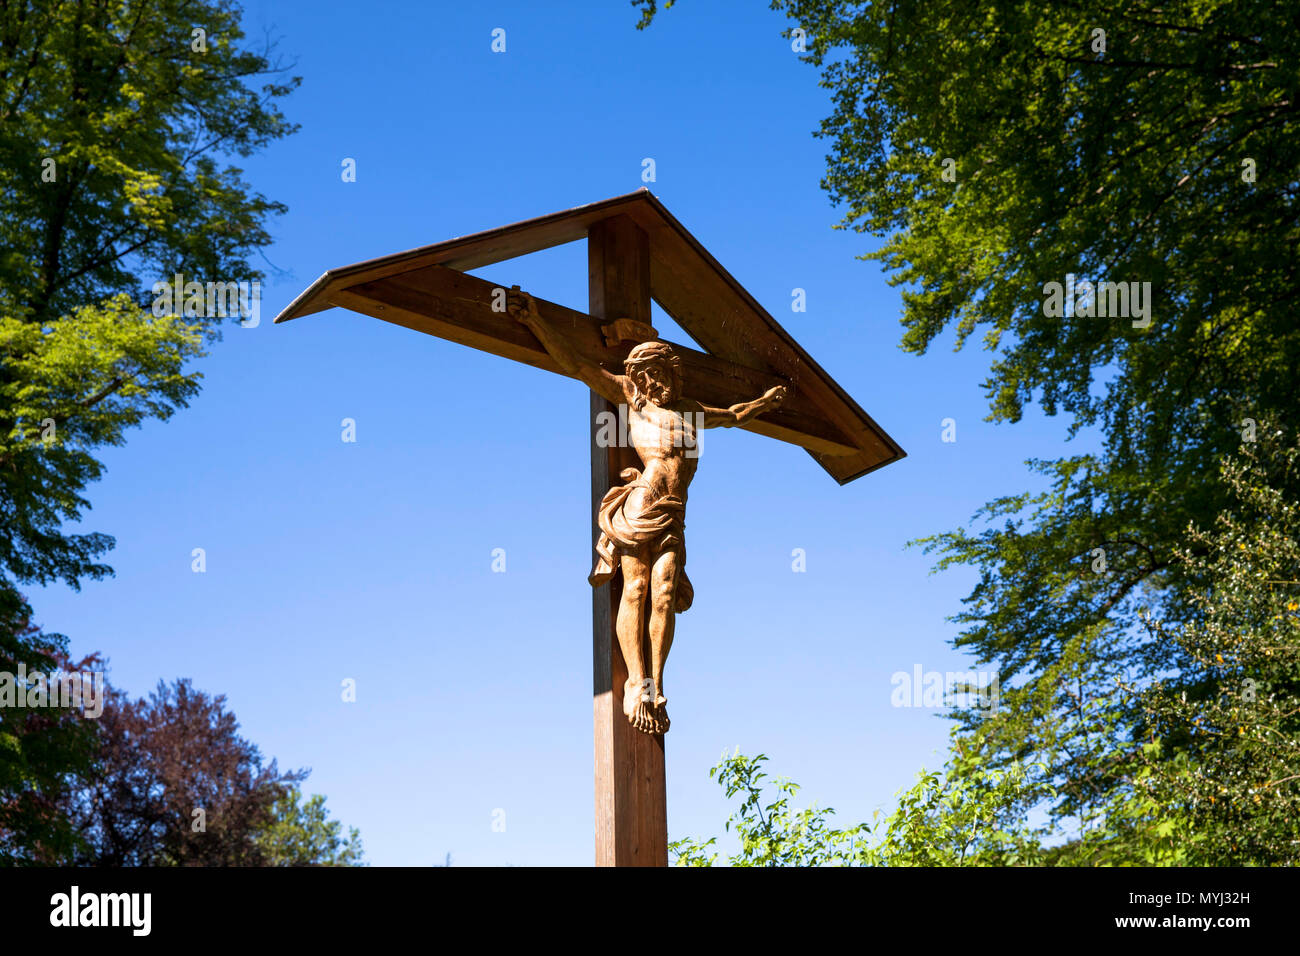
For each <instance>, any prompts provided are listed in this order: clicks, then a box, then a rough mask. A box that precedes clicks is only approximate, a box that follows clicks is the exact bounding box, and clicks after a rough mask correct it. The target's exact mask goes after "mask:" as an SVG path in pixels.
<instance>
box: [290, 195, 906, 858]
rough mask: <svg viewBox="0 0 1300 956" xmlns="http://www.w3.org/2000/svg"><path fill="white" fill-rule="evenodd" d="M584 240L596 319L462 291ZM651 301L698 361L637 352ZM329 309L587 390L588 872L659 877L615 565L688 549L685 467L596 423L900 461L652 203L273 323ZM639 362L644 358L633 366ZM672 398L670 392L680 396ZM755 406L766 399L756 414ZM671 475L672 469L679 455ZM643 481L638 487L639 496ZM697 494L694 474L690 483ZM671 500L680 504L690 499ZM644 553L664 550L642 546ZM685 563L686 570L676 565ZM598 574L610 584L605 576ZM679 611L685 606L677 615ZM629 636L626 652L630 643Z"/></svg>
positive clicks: (646, 331) (463, 253)
mask: <svg viewBox="0 0 1300 956" xmlns="http://www.w3.org/2000/svg"><path fill="white" fill-rule="evenodd" d="M584 238H585V239H586V240H587V256H588V281H589V309H590V314H585V313H582V312H576V311H574V310H573V309H567V308H565V307H564V306H561V305H557V304H555V303H553V302H546V301H544V300H541V299H532V298H531V297H528V296H521V295H519V294H518V293H517V290H506V289H503V288H501V287H500V286H497V285H495V284H494V283H491V282H487V281H485V280H483V279H478V278H475V277H473V276H470V275H466V274H465V272H466V270H469V269H477V268H480V267H482V266H486V265H490V264H492V263H495V262H500V261H502V260H505V259H511V258H514V257H516V256H521V255H526V254H528V253H531V252H537V251H539V250H541V249H547V248H550V247H551V246H556V245H560V244H562V243H566V242H573V241H576V240H579V239H584ZM652 300H653V301H655V302H658V303H659V305H660V307H662V308H663V310H664V311H665V312H666V313H667V314H668V315H670V316H671V317H672V318H673V319H674V321H676V322H677V324H678V325H679V326H681V328H682V329H684V330H685V331H686V333H687V334H688V335H690V336H691V338H693V339H694V340H695V341H696V343H697V344H698V345H700V346H701V349H702V350H696V349H692V348H688V347H686V346H684V345H681V344H677V343H672V344H671V345H670V346H669V347H667V348H665V347H664V345H662V344H660V343H658V342H656V343H655V344H654V345H653V346H650V347H648V348H647V347H646V346H645V344H644V343H645V342H646V340H647V339H650V340H654V339H655V338H656V336H655V334H654V329H653V327H652V326H651V315H650V305H651V301H652ZM331 306H341V307H343V308H346V309H351V310H352V311H355V312H360V313H363V314H365V315H369V316H373V317H374V318H377V319H383V320H384V321H386V322H393V323H396V324H397V325H403V326H406V327H407V328H411V329H415V330H417V331H419V332H424V333H426V334H429V335H436V336H438V337H439V338H444V339H450V340H452V341H453V342H459V343H460V344H462V345H468V346H471V347H473V348H478V349H482V350H484V351H487V352H492V353H494V354H496V355H502V356H504V357H506V358H510V359H514V360H516V361H519V362H524V363H526V364H528V365H533V366H536V367H537V368H542V369H545V370H547V371H550V372H556V373H559V374H563V375H569V376H571V377H574V378H578V379H580V380H582V381H585V382H587V383H588V384H589V385H590V386H591V387H592V393H591V420H592V445H591V491H592V514H593V520H592V525H593V533H592V538H593V544H594V545H598V546H599V548H600V549H601V550H600V552H599V554H600V557H601V558H602V559H603V560H604V562H605V563H604V564H598V568H597V572H593V578H592V581H593V584H596V585H598V586H596V587H594V589H593V592H592V594H593V603H592V625H593V676H594V684H593V704H594V711H595V758H596V864H597V865H598V866H666V865H667V863H668V815H667V806H666V799H665V782H664V749H663V748H664V738H663V734H662V733H656V732H655V731H656V730H659V729H661V728H663V727H665V726H666V723H667V721H666V709H664V710H663V711H662V714H660V711H659V710H658V709H656V707H657V705H656V703H655V701H656V694H657V690H656V687H655V681H654V680H653V679H651V678H650V677H649V676H648V669H647V664H646V662H645V661H644V660H642V661H637V660H633V662H632V665H633V666H632V670H633V671H634V672H639V673H638V674H637V675H636V676H634V678H633V679H632V680H631V681H629V676H628V671H629V667H628V665H627V662H626V661H625V659H624V654H623V653H622V652H621V651H620V649H619V640H618V631H617V630H616V618H617V617H618V611H619V607H620V603H621V602H622V600H623V593H622V591H623V580H622V577H623V575H620V574H618V570H619V560H620V556H626V555H629V554H631V553H632V552H633V551H634V550H635V548H637V547H644V548H645V549H646V550H645V551H644V552H643V553H642V556H643V557H646V558H647V564H646V567H647V568H648V567H649V562H650V561H653V560H654V559H655V558H657V557H659V556H661V554H663V553H667V552H672V551H674V549H681V548H683V547H684V546H683V545H682V543H681V541H680V538H681V537H682V535H681V524H680V519H681V515H680V514H679V513H678V512H680V509H678V510H677V512H674V510H673V509H674V507H675V502H676V495H675V494H673V492H674V491H676V490H677V489H676V488H674V487H673V481H674V480H677V481H678V482H679V483H681V480H680V479H675V477H674V476H675V472H673V471H672V469H673V468H674V467H677V466H678V465H680V464H681V463H680V462H677V461H676V460H667V461H666V462H655V463H654V464H655V465H661V466H662V467H661V468H660V469H659V471H658V472H654V473H653V474H652V470H653V466H652V463H651V462H649V461H643V459H645V458H651V457H653V456H654V454H655V451H654V449H653V448H649V449H648V446H647V444H646V442H645V441H644V440H643V441H642V443H641V445H639V446H638V447H641V449H642V452H641V454H640V455H638V452H637V451H636V450H634V449H633V448H632V447H630V445H629V443H628V442H610V441H608V440H605V439H606V437H607V436H608V428H607V427H606V426H605V425H604V423H607V422H608V421H609V420H610V417H611V416H613V418H614V419H615V420H617V419H618V416H619V409H617V408H616V407H615V402H616V401H617V400H618V399H620V398H621V397H623V396H626V397H627V399H628V403H627V404H628V405H629V406H631V409H630V411H629V409H628V408H624V409H623V410H622V411H623V417H624V420H626V418H627V416H629V415H630V416H631V417H632V418H633V419H634V421H633V430H634V431H635V430H636V429H638V428H640V429H643V430H644V429H645V428H649V429H650V430H651V436H652V438H653V435H655V434H659V432H658V431H656V429H661V428H669V429H670V430H671V429H676V430H680V423H681V422H682V421H686V420H689V415H687V414H686V413H688V412H691V413H693V414H695V415H698V416H699V419H698V420H699V421H700V422H701V423H703V424H724V425H736V426H737V427H741V428H746V429H748V430H749V431H753V432H757V433H758V434H760V435H766V436H768V437H770V438H777V439H780V440H781V441H785V442H790V443H792V444H795V445H800V446H802V447H803V448H805V449H807V450H808V452H809V454H811V455H812V457H813V458H814V459H815V460H816V461H817V463H818V464H820V465H821V466H822V468H824V469H825V470H826V471H827V472H828V473H829V474H830V475H831V476H832V477H833V478H835V479H836V480H837V481H838V482H840V484H844V483H846V482H849V481H852V480H853V479H855V478H859V477H861V476H862V475H865V474H866V473H867V472H869V471H872V470H874V469H876V468H879V467H881V466H882V465H886V464H889V463H890V462H893V461H897V460H898V459H900V458H902V457H903V455H904V452H903V450H902V449H901V448H899V446H898V445H897V444H896V443H895V442H894V441H893V439H891V438H890V437H889V436H888V435H886V434H885V432H884V431H883V430H882V429H881V428H880V427H879V426H878V425H876V423H875V422H874V421H872V420H871V418H870V416H868V415H867V414H866V412H864V411H863V410H862V409H861V408H859V407H858V405H857V404H856V403H855V402H854V401H853V399H851V398H850V397H849V396H848V395H847V394H846V393H845V392H844V390H843V389H842V388H840V386H839V385H838V384H836V383H835V381H834V380H832V379H831V377H830V376H829V375H827V374H826V373H825V372H824V371H823V370H822V369H821V367H820V366H819V365H817V363H816V362H814V361H813V360H812V358H810V357H809V356H808V355H807V353H805V352H804V351H803V349H801V348H800V347H799V345H798V343H796V342H795V341H794V339H792V338H791V337H790V336H789V334H788V333H787V332H786V331H785V330H784V329H782V328H781V326H780V325H778V324H777V322H776V320H775V319H773V318H772V317H771V316H770V315H769V314H768V313H767V312H766V311H765V310H764V309H763V307H762V306H760V305H759V304H758V302H757V301H755V300H754V297H753V296H751V295H750V294H749V293H748V292H747V291H745V289H744V288H743V287H742V286H741V285H740V283H738V282H737V281H736V280H735V279H734V278H732V276H731V275H730V274H729V273H728V272H727V271H726V270H725V269H723V268H722V266H721V265H719V264H718V262H717V260H715V259H714V258H713V256H712V255H710V254H709V252H708V250H706V249H705V248H704V247H703V246H702V245H701V244H700V243H699V241H698V240H696V239H695V237H694V236H692V235H691V234H690V233H689V232H687V231H686V229H685V228H684V227H683V226H682V225H681V223H679V222H678V221H677V220H676V219H675V218H673V216H672V214H671V213H669V212H668V210H667V209H665V208H664V206H663V205H662V204H661V203H660V202H659V200H658V199H656V198H655V197H654V196H653V195H651V194H650V193H649V192H648V191H647V190H644V189H642V190H638V191H637V192H635V193H630V194H628V195H626V196H617V197H615V198H613V199H607V200H604V201H602V202H598V203H592V204H590V205H586V206H579V207H577V208H576V209H570V210H567V211H565V212H560V213H555V214H552V215H550V216H543V217H541V218H538V219H530V220H527V221H525V222H521V223H516V224H515V225H511V226H504V227H501V228H498V229H492V230H489V231H487V232H481V233H476V234H474V235H471V236H464V237H461V238H459V239H452V240H450V241H448V242H441V243H437V244H435V245H431V246H424V247H422V248H419V249H413V250H410V251H408V252H401V253H397V254H395V255H390V256H385V257H383V258H380V259H372V260H370V261H368V262H362V263H358V264H356V265H351V266H345V267H343V268H341V269H331V270H330V271H329V272H326V273H325V274H324V275H322V276H321V277H320V278H319V279H317V280H316V281H315V282H314V283H312V285H311V287H310V288H308V289H307V290H306V291H305V292H303V293H302V294H301V295H300V296H298V298H296V299H295V300H294V301H293V302H292V303H290V305H289V306H288V308H286V309H285V310H284V312H282V313H281V314H280V315H279V316H278V317H277V318H276V320H275V321H276V322H277V323H279V322H286V321H288V320H290V319H295V318H298V317H300V316H304V315H310V314H311V313H314V312H319V311H321V310H323V309H327V308H330V307H331ZM634 346H636V347H638V348H639V349H640V351H638V352H633V347H634ZM630 352H632V353H633V354H632V355H631V358H632V362H631V363H630V364H629V363H628V361H627V360H628V359H629V353H630ZM667 359H671V363H672V365H673V366H674V367H675V368H676V369H677V370H678V371H679V372H680V381H677V380H676V379H673V378H671V377H670V376H668V374H667V373H668V370H669V369H668V365H667V364H666V360H667ZM647 369H648V371H647ZM656 369H657V370H658V371H656ZM676 374H677V372H673V375H676ZM674 382H676V383H677V384H678V385H680V389H678V390H677V391H674V389H673V388H672V387H671V386H672V385H673V383H674ZM638 383H639V385H638ZM641 389H645V390H646V393H645V394H643V393H642V391H641ZM647 395H648V396H649V397H647ZM760 396H766V398H765V399H764V400H761V401H758V402H756V401H755V399H758V398H759V397H760ZM643 437H644V436H643ZM633 443H635V442H633ZM650 444H653V441H651V442H650ZM647 449H648V450H647ZM665 457H666V458H667V459H672V455H671V454H667V455H666V456H665ZM642 467H645V469H646V471H645V475H646V476H648V478H646V479H644V480H642V476H641V474H640V471H639V469H641V468H642ZM628 469H637V470H638V471H637V476H638V481H639V486H638V487H637V488H636V489H633V488H632V487H631V485H632V482H631V481H628V479H627V478H622V479H621V478H620V476H622V475H625V474H630V473H629V472H627V470H628ZM691 469H692V470H693V466H691ZM665 473H667V474H668V477H667V478H665V477H663V475H664V474H665ZM689 480H690V478H689V474H687V475H686V476H685V479H684V481H685V482H689ZM624 481H628V483H627V484H624V483H623V482H624ZM611 489H613V492H611ZM680 490H681V497H682V498H683V499H684V497H685V484H684V483H681V489H680ZM629 492H630V494H629ZM615 499H617V500H615ZM623 499H630V500H633V502H634V503H632V504H628V503H627V502H626V501H624V500H623ZM602 503H604V507H603V508H602ZM602 523H603V525H604V527H605V530H606V532H607V533H606V534H604V535H602V534H601V525H602ZM614 525H617V527H614ZM598 538H599V541H598V540H597V539H598ZM651 539H656V540H657V541H658V543H657V544H656V543H648V544H645V545H641V544H640V543H639V542H641V541H643V540H644V541H647V542H650V541H651ZM680 556H681V558H682V562H681V563H683V564H684V551H681V555H680ZM673 564H674V562H673V561H672V560H669V561H667V562H664V566H668V567H669V571H668V572H666V573H667V575H668V577H667V578H666V579H665V586H666V587H667V589H668V593H669V594H671V593H673V592H676V591H679V589H680V587H681V586H682V585H681V584H680V581H681V580H682V578H681V575H679V574H678V573H677V572H676V571H675V570H673V567H672V566H673ZM602 567H603V568H604V570H605V572H606V573H604V574H601V573H598V572H600V570H601V568H602ZM636 567H638V564H637V563H636V561H635V560H634V561H633V563H632V564H631V565H628V564H626V563H625V564H624V565H623V568H624V569H625V571H626V573H633V571H634V570H635V568H636ZM629 568H630V569H632V570H628V569H629ZM610 572H612V574H611V573H610ZM648 600H650V599H647V601H648ZM681 603H682V602H681V600H680V599H678V600H677V605H678V607H680V606H681ZM687 603H689V602H687ZM647 613H648V612H647ZM625 617H626V615H625ZM622 636H623V639H624V641H627V640H628V632H627V629H626V627H624V629H623V635H622ZM647 640H648V638H647ZM669 641H671V634H670V635H669ZM628 646H630V647H636V646H637V645H636V644H635V642H633V643H632V644H629V645H628ZM647 646H648V645H647ZM664 653H665V654H666V650H665V651H664ZM643 656H645V655H644V654H643ZM659 664H660V665H662V658H660V660H659ZM642 679H644V683H645V685H646V693H645V694H642V695H641V696H639V698H638V696H637V693H639V692H637V693H634V692H633V687H632V685H636V684H639V683H641V682H642ZM638 700H639V701H640V702H642V703H640V704H638V703H637V701H638ZM658 700H659V701H660V702H662V700H663V698H662V697H658ZM634 709H635V710H636V713H635V714H633V713H632V711H633V710H634ZM661 717H662V719H660V718H661ZM630 721H631V722H630ZM634 723H635V724H636V726H640V727H641V728H642V730H644V731H645V732H639V731H638V730H637V729H636V727H634V726H633V724H634Z"/></svg>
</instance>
